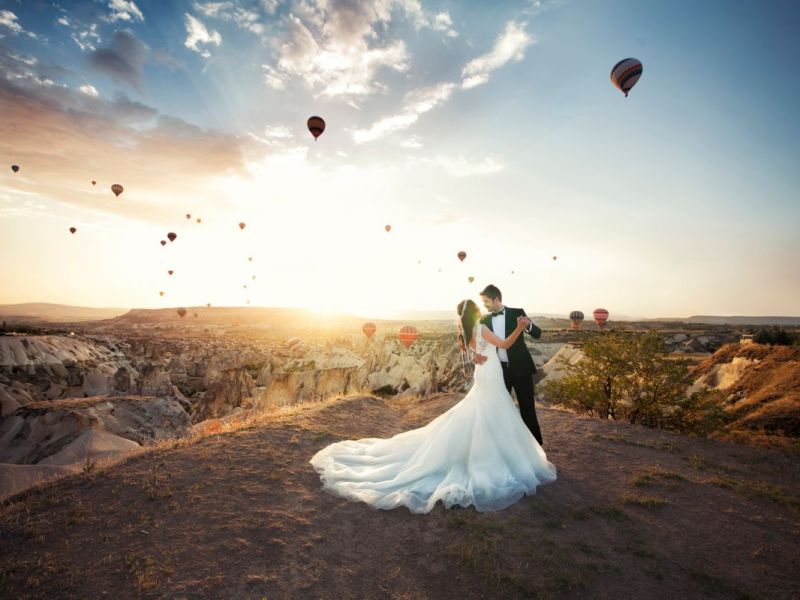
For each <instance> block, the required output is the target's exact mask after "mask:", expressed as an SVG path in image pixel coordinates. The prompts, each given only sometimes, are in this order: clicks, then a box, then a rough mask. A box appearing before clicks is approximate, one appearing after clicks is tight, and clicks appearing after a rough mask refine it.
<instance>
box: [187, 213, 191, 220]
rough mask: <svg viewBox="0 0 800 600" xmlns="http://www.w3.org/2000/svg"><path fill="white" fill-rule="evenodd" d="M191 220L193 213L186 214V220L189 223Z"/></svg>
mask: <svg viewBox="0 0 800 600" xmlns="http://www.w3.org/2000/svg"><path fill="white" fill-rule="evenodd" d="M191 218H192V214H191V213H186V220H187V221H188V220H189V219H191Z"/></svg>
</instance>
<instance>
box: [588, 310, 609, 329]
mask: <svg viewBox="0 0 800 600" xmlns="http://www.w3.org/2000/svg"><path fill="white" fill-rule="evenodd" d="M592 316H593V317H594V322H595V323H597V326H598V327H600V329H603V328H605V326H606V322H607V321H608V311H607V310H606V309H605V308H595V309H594V312H593V313H592Z"/></svg>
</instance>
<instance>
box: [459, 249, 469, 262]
mask: <svg viewBox="0 0 800 600" xmlns="http://www.w3.org/2000/svg"><path fill="white" fill-rule="evenodd" d="M465 258H467V253H466V252H464V251H463V250H462V251H461V252H459V253H458V260H460V261H461V262H464V259H465Z"/></svg>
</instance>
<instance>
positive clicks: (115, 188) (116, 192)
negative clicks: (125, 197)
mask: <svg viewBox="0 0 800 600" xmlns="http://www.w3.org/2000/svg"><path fill="white" fill-rule="evenodd" d="M111 191H112V192H114V195H115V196H117V197H119V195H120V194H121V193H122V192H123V191H125V188H123V187H122V186H121V185H120V184H118V183H115V184H114V185H112V186H111Z"/></svg>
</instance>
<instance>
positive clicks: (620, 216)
mask: <svg viewBox="0 0 800 600" xmlns="http://www.w3.org/2000/svg"><path fill="white" fill-rule="evenodd" d="M798 28H800V4H799V3H796V2H791V1H785V2H781V1H777V0H776V1H774V2H770V3H767V4H766V5H765V4H764V3H762V2H757V1H755V0H753V1H751V2H749V1H736V2H729V1H727V0H717V1H714V0H706V1H704V2H700V3H697V2H691V1H688V0H673V1H669V2H667V1H663V2H661V1H653V2H641V1H639V0H597V1H591V2H589V1H578V0H553V1H544V0H542V1H532V0H515V1H508V2H505V1H500V0H498V1H496V2H491V3H490V2H477V1H475V2H472V1H470V2H435V1H431V2H427V1H420V0H373V1H371V2H366V1H365V2H357V1H355V0H228V1H219V2H201V1H172V2H162V1H152V2H151V1H144V0H102V1H101V0H84V1H76V2H67V1H61V2H46V1H44V0H0V115H2V117H0V303H18V302H55V303H61V304H73V305H82V306H96V307H100V306H114V307H131V308H133V307H138V308H159V307H173V306H181V305H183V306H198V305H205V304H206V303H211V304H212V305H215V306H223V305H224V306H247V305H248V301H249V305H250V306H299V307H305V308H311V309H313V310H317V311H320V312H323V313H326V312H338V311H345V312H350V313H354V314H362V315H367V316H375V317H380V316H388V315H390V314H392V312H394V311H398V310H415V309H416V310H450V309H451V308H452V309H453V310H455V305H456V304H457V303H458V302H459V300H461V299H462V298H465V297H470V298H473V299H476V300H477V299H478V295H479V292H480V290H481V289H483V287H484V286H485V285H487V284H489V283H493V284H495V285H497V286H498V287H499V288H500V289H501V290H502V292H503V298H504V301H505V302H506V303H507V304H508V305H509V306H521V307H524V308H525V309H526V310H527V311H528V313H529V314H535V313H563V314H564V315H567V314H568V313H569V312H570V311H571V310H582V311H584V312H585V313H586V314H590V313H591V311H592V310H593V309H594V308H597V307H604V308H606V309H608V310H609V312H610V318H611V319H613V318H614V315H615V314H618V315H627V316H634V317H682V316H690V315H696V314H716V315H784V316H797V315H800V268H798V266H797V263H798V258H800V201H798V192H797V190H798V189H799V188H800V185H799V184H800V170H799V169H798V168H797V165H798V164H800V161H798V157H800V118H798V111H797V107H798V106H800V71H798V69H797V68H796V58H797V56H800V36H797V35H796V32H797V30H798ZM628 57H635V58H637V59H639V60H640V61H641V62H642V64H643V74H642V77H641V79H640V80H639V82H638V83H637V84H636V86H635V87H634V88H633V90H632V91H631V92H630V94H629V96H628V97H627V98H626V97H624V96H623V94H622V93H621V92H620V91H619V90H618V89H616V88H614V87H613V86H612V84H611V82H610V80H609V74H610V71H611V68H612V67H613V65H614V64H615V63H617V62H618V61H619V60H621V59H623V58H628ZM312 115H319V116H321V117H323V118H324V119H325V121H326V130H325V132H324V133H323V134H322V135H321V136H320V137H319V138H318V139H317V140H316V141H315V140H314V138H313V137H312V135H311V134H310V133H309V131H308V129H307V127H306V121H307V119H308V118H309V117H310V116H312ZM12 164H16V165H19V167H20V169H19V171H18V172H17V173H14V172H12V170H11V168H10V167H11V165H12ZM92 181H96V184H95V185H93V184H92ZM114 183H119V184H121V185H123V186H124V192H123V193H122V194H121V195H120V196H119V197H116V196H115V195H114V194H113V193H112V192H111V185H112V184H114ZM187 214H189V215H191V218H188V219H187V218H186V215H187ZM198 218H199V219H201V222H200V223H198V222H197V219H198ZM240 222H242V223H245V224H246V226H245V228H244V229H241V228H240V227H239V223H240ZM387 224H388V225H391V231H389V232H387V231H386V230H385V225H387ZM70 227H75V228H76V229H77V231H76V233H75V234H71V233H70V232H69V228H70ZM167 232H175V233H177V236H178V237H177V239H176V240H175V242H173V243H170V242H168V243H167V244H166V245H165V246H162V245H161V244H160V240H162V239H166V234H167ZM460 250H463V251H465V252H466V253H467V258H466V260H464V261H463V262H461V261H459V260H458V258H457V253H458V252H459V251H460ZM249 258H252V260H249ZM170 269H171V270H173V271H174V273H173V275H169V274H168V270H170ZM254 277H255V278H254ZM469 277H473V278H474V281H473V282H469V280H468V278H469ZM245 286H246V287H245ZM159 292H163V295H161V294H160V293H159ZM454 314H455V313H454Z"/></svg>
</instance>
